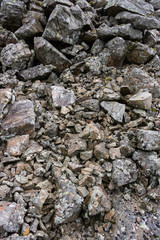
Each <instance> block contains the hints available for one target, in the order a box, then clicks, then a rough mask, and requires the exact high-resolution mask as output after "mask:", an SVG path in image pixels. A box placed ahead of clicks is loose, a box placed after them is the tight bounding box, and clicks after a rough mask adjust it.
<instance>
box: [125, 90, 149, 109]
mask: <svg viewBox="0 0 160 240" xmlns="http://www.w3.org/2000/svg"><path fill="white" fill-rule="evenodd" d="M128 103H129V104H130V105H131V106H133V107H134V108H140V109H145V110H149V109H151V105H152V94H151V93H148V92H138V93H137V94H135V95H133V96H132V97H131V98H130V99H129V100H128Z"/></svg>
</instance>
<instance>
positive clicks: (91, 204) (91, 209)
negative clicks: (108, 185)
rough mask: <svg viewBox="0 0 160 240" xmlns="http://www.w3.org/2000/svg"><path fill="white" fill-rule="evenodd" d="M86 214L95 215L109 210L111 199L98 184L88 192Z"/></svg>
mask: <svg viewBox="0 0 160 240" xmlns="http://www.w3.org/2000/svg"><path fill="white" fill-rule="evenodd" d="M88 197H89V200H88V215H89V216H95V215H97V214H100V213H105V212H109V211H110V210H111V201H110V198H109V196H108V195H107V193H106V192H105V191H104V189H103V188H102V187H100V186H94V187H93V188H92V189H91V190H90V193H89V196H88Z"/></svg>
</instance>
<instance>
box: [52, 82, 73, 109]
mask: <svg viewBox="0 0 160 240" xmlns="http://www.w3.org/2000/svg"><path fill="white" fill-rule="evenodd" d="M52 100H53V105H54V106H55V107H62V106H68V105H70V104H73V103H74V102H75V101H76V96H75V95H74V92H73V91H72V90H67V89H65V88H64V87H61V86H53V87H52Z"/></svg>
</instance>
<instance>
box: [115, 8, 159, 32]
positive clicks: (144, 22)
mask: <svg viewBox="0 0 160 240" xmlns="http://www.w3.org/2000/svg"><path fill="white" fill-rule="evenodd" d="M116 20H118V21H119V22H120V23H131V24H132V26H133V27H134V28H136V29H139V30H146V29H160V21H159V20H157V19H156V18H155V17H146V16H140V15H139V14H133V13H130V12H121V13H118V14H117V16H116Z"/></svg>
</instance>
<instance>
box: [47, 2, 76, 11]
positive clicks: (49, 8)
mask: <svg viewBox="0 0 160 240" xmlns="http://www.w3.org/2000/svg"><path fill="white" fill-rule="evenodd" d="M57 4H60V5H64V6H67V7H71V6H73V3H72V2H71V1H69V0H44V1H43V7H44V8H45V10H46V11H47V12H49V13H51V12H52V11H53V9H54V8H55V7H56V5H57Z"/></svg>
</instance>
